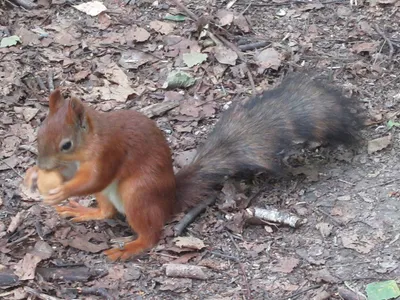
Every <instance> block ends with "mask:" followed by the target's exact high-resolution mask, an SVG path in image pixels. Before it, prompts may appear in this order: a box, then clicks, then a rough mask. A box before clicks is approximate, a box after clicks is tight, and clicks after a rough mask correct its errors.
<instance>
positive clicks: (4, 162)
mask: <svg viewBox="0 0 400 300" xmlns="http://www.w3.org/2000/svg"><path fill="white" fill-rule="evenodd" d="M2 163H3V164H5V165H6V166H7V167H9V168H10V169H11V170H13V171H14V173H15V174H17V175H18V176H19V177H20V178H22V179H23V178H24V177H23V176H22V175H21V174H19V173H18V171H17V170H15V168H14V167H13V166H10V165H9V164H8V162H6V160H5V159H3V160H2V161H0V165H1V164H2Z"/></svg>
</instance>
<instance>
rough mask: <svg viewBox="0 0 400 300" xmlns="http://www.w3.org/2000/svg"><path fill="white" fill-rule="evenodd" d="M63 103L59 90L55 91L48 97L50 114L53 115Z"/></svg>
mask: <svg viewBox="0 0 400 300" xmlns="http://www.w3.org/2000/svg"><path fill="white" fill-rule="evenodd" d="M64 102H65V99H64V97H63V95H62V94H61V90H60V89H55V90H54V91H53V92H52V93H51V94H50V96H49V110H50V113H51V114H52V113H55V112H56V111H57V110H58V109H59V108H60V107H61V106H62V105H63V104H64Z"/></svg>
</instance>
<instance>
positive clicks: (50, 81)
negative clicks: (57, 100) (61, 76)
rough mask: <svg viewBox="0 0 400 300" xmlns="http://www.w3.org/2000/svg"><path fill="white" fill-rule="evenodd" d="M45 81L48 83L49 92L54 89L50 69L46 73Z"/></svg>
mask: <svg viewBox="0 0 400 300" xmlns="http://www.w3.org/2000/svg"><path fill="white" fill-rule="evenodd" d="M47 83H48V85H49V90H50V92H52V91H54V79H53V72H52V71H49V74H48V75H47Z"/></svg>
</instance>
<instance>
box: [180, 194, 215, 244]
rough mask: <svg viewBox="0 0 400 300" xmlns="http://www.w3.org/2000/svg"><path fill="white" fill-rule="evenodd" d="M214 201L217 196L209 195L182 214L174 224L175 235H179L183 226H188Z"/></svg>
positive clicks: (183, 228)
mask: <svg viewBox="0 0 400 300" xmlns="http://www.w3.org/2000/svg"><path fill="white" fill-rule="evenodd" d="M215 201H217V197H216V196H211V197H210V198H208V199H207V200H206V201H203V202H201V203H200V204H198V205H197V206H195V207H193V208H192V209H191V210H189V211H188V212H187V214H186V215H184V216H183V218H182V220H180V221H179V223H178V224H176V225H175V226H174V232H175V236H179V235H181V234H182V232H183V231H184V230H185V228H186V227H188V226H189V225H190V224H191V223H192V222H193V221H194V219H196V217H197V216H198V215H200V214H201V213H202V212H203V211H204V210H205V209H206V208H207V207H208V206H211V205H213V204H214V203H215Z"/></svg>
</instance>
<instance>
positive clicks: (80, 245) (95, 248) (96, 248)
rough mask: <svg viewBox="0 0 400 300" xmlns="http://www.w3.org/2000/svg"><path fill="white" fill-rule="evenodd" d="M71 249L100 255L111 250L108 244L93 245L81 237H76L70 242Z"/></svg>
mask: <svg viewBox="0 0 400 300" xmlns="http://www.w3.org/2000/svg"><path fill="white" fill-rule="evenodd" d="M68 245H69V246H70V247H73V248H76V249H79V250H83V251H86V252H91V253H98V252H100V251H103V250H106V249H108V248H109V246H108V245H107V243H100V244H93V243H91V242H89V241H87V240H86V239H84V238H81V237H75V238H73V239H71V240H69V241H68Z"/></svg>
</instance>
